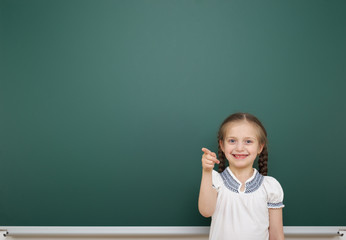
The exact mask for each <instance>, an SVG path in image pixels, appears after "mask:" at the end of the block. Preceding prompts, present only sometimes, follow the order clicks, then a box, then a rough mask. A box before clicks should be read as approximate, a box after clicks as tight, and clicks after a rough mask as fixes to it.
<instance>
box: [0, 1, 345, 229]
mask: <svg viewBox="0 0 346 240" xmlns="http://www.w3.org/2000/svg"><path fill="white" fill-rule="evenodd" d="M0 11H1V12H0V13H1V25H0V26H1V32H0V34H1V39H0V44H1V49H0V50H1V54H0V55H1V83H0V84H1V85H0V161H1V164H0V169H1V174H0V189H1V197H0V225H3V226H11V225H15V226H204V225H208V224H209V221H210V220H209V219H204V218H203V217H202V216H200V215H199V213H198V209H197V200H198V192H199V184H200V178H201V162H200V159H201V155H202V152H201V148H202V147H207V148H210V149H212V150H213V151H216V150H217V141H216V133H217V130H218V127H219V125H220V123H221V122H222V120H223V119H224V118H226V117H227V116H228V115H229V114H231V113H233V112H237V111H244V112H250V113H252V114H254V115H256V116H257V117H258V118H259V119H260V120H261V121H262V122H263V124H264V125H265V127H266V129H267V131H268V134H269V175H271V176H274V177H275V178H276V179H278V180H279V182H280V183H281V185H282V187H283V189H284V192H285V199H284V203H285V205H286V207H285V208H284V225H286V226H330V225H335V226H339V225H340V226H345V225H346V222H345V212H346V191H345V189H346V181H345V179H346V178H345V160H346V158H345V153H346V152H345V145H346V127H345V123H346V107H345V106H346V105H345V102H346V97H345V89H346V71H345V69H346V66H345V62H346V58H345V56H346V44H345V43H346V28H345V26H346V14H345V12H346V2H345V1H321V0H317V1H301V0H294V1H205V0H201V1H192V0H191V1H183V0H182V1H165V0H164V1H154V0H148V1H141V0H138V1H125V0H124V1H107V0H105V1H91V0H83V1H82V0H63V1H53V0H49V1H46V0H42V1H37V0H32V1H24V0H2V1H1V2H0Z"/></svg>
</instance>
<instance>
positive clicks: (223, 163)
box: [218, 145, 226, 173]
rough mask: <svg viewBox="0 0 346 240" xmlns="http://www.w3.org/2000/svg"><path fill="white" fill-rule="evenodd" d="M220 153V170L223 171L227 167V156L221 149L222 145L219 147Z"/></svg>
mask: <svg viewBox="0 0 346 240" xmlns="http://www.w3.org/2000/svg"><path fill="white" fill-rule="evenodd" d="M218 155H219V160H220V163H219V170H218V172H219V173H221V172H223V171H224V170H225V169H226V156H225V154H224V153H223V151H222V150H221V147H220V145H219V147H218Z"/></svg>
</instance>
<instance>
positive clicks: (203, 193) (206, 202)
mask: <svg viewBox="0 0 346 240" xmlns="http://www.w3.org/2000/svg"><path fill="white" fill-rule="evenodd" d="M212 185H213V183H212V171H204V170H203V172H202V180H201V188H200V191H199V199H198V209H199V212H200V213H201V215H202V216H204V217H210V216H212V215H213V213H214V211H215V207H216V200H217V191H216V190H215V189H214V188H213V187H212Z"/></svg>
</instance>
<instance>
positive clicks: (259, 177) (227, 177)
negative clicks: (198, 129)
mask: <svg viewBox="0 0 346 240" xmlns="http://www.w3.org/2000/svg"><path fill="white" fill-rule="evenodd" d="M218 144H219V150H218V157H219V160H218V159H217V158H216V154H215V153H213V152H211V151H209V150H208V149H206V148H202V151H203V152H204V154H203V156H202V167H203V171H202V181H201V188H200V193H199V199H198V208H199V211H200V213H201V214H202V215H203V216H204V217H210V216H212V221H211V227H210V234H209V239H210V240H226V239H227V240H245V239H246V240H268V239H270V240H277V239H280V240H282V239H284V233H283V223H282V208H283V207H284V205H283V191H282V188H281V185H280V183H279V182H278V181H277V180H276V179H274V178H273V177H268V176H267V161H268V152H267V133H266V130H265V129H264V127H263V125H262V124H261V122H260V121H259V120H258V119H257V118H256V117H255V116H253V115H251V114H248V113H235V114H232V115H231V116H229V117H228V118H226V119H225V120H224V122H223V123H222V124H221V127H220V129H219V133H218ZM257 156H259V158H258V166H259V171H257V170H256V169H255V168H253V164H254V161H255V159H256V157H257ZM226 159H227V160H228V167H227V168H226ZM215 163H217V164H219V171H218V172H216V171H215V170H213V168H214V164H215Z"/></svg>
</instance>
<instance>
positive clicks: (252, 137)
mask: <svg viewBox="0 0 346 240" xmlns="http://www.w3.org/2000/svg"><path fill="white" fill-rule="evenodd" d="M228 138H237V137H234V136H229V137H226V139H228ZM244 139H255V140H257V138H256V137H245V138H244Z"/></svg>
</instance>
